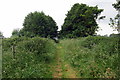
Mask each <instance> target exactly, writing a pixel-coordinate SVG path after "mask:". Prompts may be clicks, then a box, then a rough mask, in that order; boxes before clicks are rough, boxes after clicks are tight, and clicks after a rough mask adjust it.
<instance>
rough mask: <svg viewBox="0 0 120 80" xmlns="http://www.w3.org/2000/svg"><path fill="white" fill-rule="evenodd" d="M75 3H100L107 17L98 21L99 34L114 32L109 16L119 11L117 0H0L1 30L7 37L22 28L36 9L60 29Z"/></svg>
mask: <svg viewBox="0 0 120 80" xmlns="http://www.w3.org/2000/svg"><path fill="white" fill-rule="evenodd" d="M75 3H85V4H88V5H90V6H95V5H98V7H99V8H101V9H104V12H103V13H102V14H101V15H105V16H106V18H105V19H104V20H101V21H97V22H98V24H99V26H100V28H101V29H102V30H100V31H99V32H98V34H101V35H105V34H108V35H109V34H111V33H113V29H111V28H110V26H109V25H108V23H109V18H110V17H112V18H113V17H114V16H115V15H116V14H117V11H116V10H115V9H114V8H113V7H112V4H113V3H116V0H100V1H99V0H0V31H2V32H3V35H4V36H5V37H10V36H11V33H12V31H13V29H16V28H22V27H23V26H22V24H23V21H24V18H25V16H26V15H27V14H29V13H30V12H34V11H39V12H41V11H43V12H44V13H45V14H46V15H50V16H51V17H52V18H53V19H54V20H55V21H56V23H57V25H58V27H59V29H60V27H61V25H62V24H63V22H64V19H65V17H66V16H65V14H67V12H68V11H69V10H70V9H71V7H72V6H73V4H75ZM114 33H116V32H114Z"/></svg>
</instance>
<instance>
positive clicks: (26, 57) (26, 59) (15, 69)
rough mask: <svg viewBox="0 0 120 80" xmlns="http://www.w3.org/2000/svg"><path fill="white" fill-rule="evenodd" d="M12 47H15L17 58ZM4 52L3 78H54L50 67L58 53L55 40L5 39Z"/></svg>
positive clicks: (38, 38)
mask: <svg viewBox="0 0 120 80" xmlns="http://www.w3.org/2000/svg"><path fill="white" fill-rule="evenodd" d="M11 46H15V58H14V57H13V52H12V50H11ZM6 48H7V49H6ZM3 50H4V51H3V60H2V61H3V63H2V67H3V69H2V74H3V78H47V77H48V78H50V77H52V72H50V67H49V65H50V63H52V60H53V59H54V57H55V55H54V54H55V53H56V46H55V43H54V41H53V40H51V39H45V38H40V37H35V38H26V37H20V38H9V39H4V40H3Z"/></svg>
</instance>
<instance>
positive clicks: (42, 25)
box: [20, 12, 58, 38]
mask: <svg viewBox="0 0 120 80" xmlns="http://www.w3.org/2000/svg"><path fill="white" fill-rule="evenodd" d="M23 26H24V27H23V29H21V30H20V34H21V35H23V36H28V37H33V36H41V37H45V38H46V37H51V38H52V37H56V36H57V29H58V27H57V26H56V22H55V21H54V20H53V19H52V17H50V16H46V15H45V14H44V13H43V12H41V13H40V12H34V13H30V14H28V15H27V16H26V17H25V19H24V23H23Z"/></svg>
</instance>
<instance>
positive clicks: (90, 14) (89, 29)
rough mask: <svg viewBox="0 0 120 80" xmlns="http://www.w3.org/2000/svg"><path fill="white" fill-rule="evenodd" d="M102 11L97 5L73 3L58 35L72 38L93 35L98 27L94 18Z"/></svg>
mask: <svg viewBox="0 0 120 80" xmlns="http://www.w3.org/2000/svg"><path fill="white" fill-rule="evenodd" d="M102 11H103V9H98V7H97V6H95V7H90V6H88V5H86V4H79V3H76V4H74V5H73V7H72V8H71V10H70V11H68V13H67V15H66V16H67V17H66V18H65V20H64V24H63V25H62V29H61V31H60V36H62V37H69V38H74V37H84V36H88V35H93V34H94V33H95V31H96V30H97V29H98V24H97V22H96V19H97V18H98V16H99V15H100V14H101V12H102Z"/></svg>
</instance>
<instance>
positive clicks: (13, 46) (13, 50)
mask: <svg viewBox="0 0 120 80" xmlns="http://www.w3.org/2000/svg"><path fill="white" fill-rule="evenodd" d="M12 53H13V58H14V59H15V45H12Z"/></svg>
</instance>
